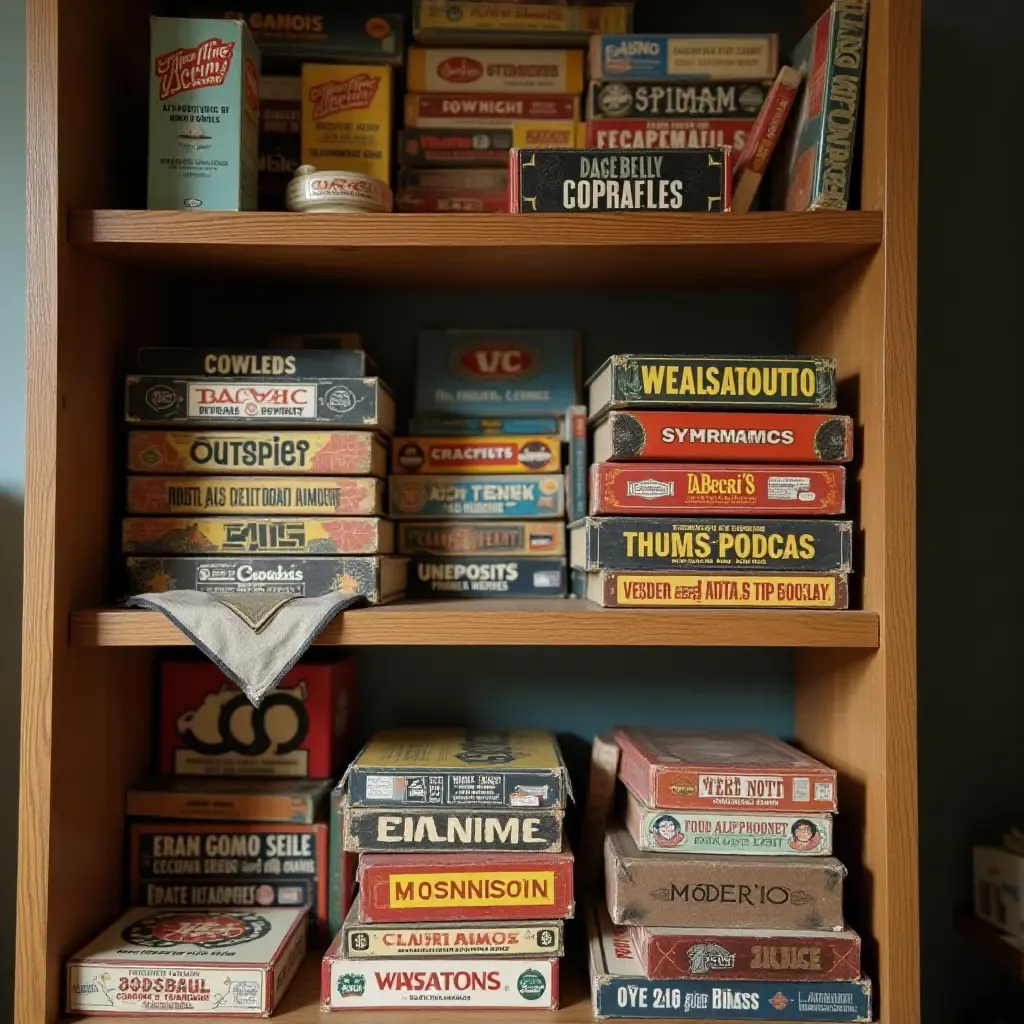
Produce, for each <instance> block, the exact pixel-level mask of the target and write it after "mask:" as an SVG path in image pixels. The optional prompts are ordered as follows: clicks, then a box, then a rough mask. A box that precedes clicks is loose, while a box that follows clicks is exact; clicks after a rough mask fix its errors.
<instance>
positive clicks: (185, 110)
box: [148, 18, 260, 211]
mask: <svg viewBox="0 0 1024 1024" xmlns="http://www.w3.org/2000/svg"><path fill="white" fill-rule="evenodd" d="M150 61H151V63H150V69H149V70H150V77H149V180H148V185H149V190H148V192H149V200H148V206H149V209H151V210H198V211H202V210H255V209H256V176H257V165H258V144H259V96H260V54H259V50H257V49H256V44H255V43H254V42H253V40H252V36H251V35H250V34H249V30H248V28H246V26H245V23H244V22H241V21H225V20H222V19H220V18H152V19H150Z"/></svg>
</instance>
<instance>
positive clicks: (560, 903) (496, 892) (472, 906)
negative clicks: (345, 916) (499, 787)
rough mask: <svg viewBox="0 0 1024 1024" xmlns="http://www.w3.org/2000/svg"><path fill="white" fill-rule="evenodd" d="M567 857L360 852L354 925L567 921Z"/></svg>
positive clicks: (568, 854)
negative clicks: (405, 922)
mask: <svg viewBox="0 0 1024 1024" xmlns="http://www.w3.org/2000/svg"><path fill="white" fill-rule="evenodd" d="M572 867H573V857H572V853H571V852H570V851H569V850H563V851H562V852H561V853H519V852H515V853H422V854H417V853H364V854H363V855H362V856H360V858H359V920H360V921H361V922H362V923H363V924H376V923H387V922H389V921H530V920H550V919H551V918H567V917H572V916H573V912H574V909H575V903H574V901H573V891H572Z"/></svg>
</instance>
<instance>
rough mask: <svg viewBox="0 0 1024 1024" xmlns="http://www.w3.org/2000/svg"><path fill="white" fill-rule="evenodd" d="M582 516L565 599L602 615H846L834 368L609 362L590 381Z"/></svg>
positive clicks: (825, 364)
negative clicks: (765, 611)
mask: <svg viewBox="0 0 1024 1024" xmlns="http://www.w3.org/2000/svg"><path fill="white" fill-rule="evenodd" d="M587 387H588V412H589V416H590V420H591V423H592V424H594V433H593V458H594V465H592V466H591V468H590V481H589V482H590V507H589V511H590V515H589V516H588V517H586V518H584V519H582V520H580V521H578V522H576V523H573V524H572V526H571V529H570V564H571V566H572V572H573V591H574V593H575V594H577V595H578V596H581V597H586V598H589V599H590V600H591V601H594V602H595V603H597V604H599V605H602V606H605V607H651V608H658V607H665V608H673V607H710V608H733V607H753V608H807V609H842V608H846V607H848V601H849V598H848V587H847V580H848V575H849V573H850V572H851V571H852V568H853V563H852V544H853V523H852V522H851V521H849V520H846V519H841V518H836V517H838V516H840V515H841V514H842V513H843V512H844V511H845V509H846V504H845V486H846V473H845V469H844V466H843V465H842V464H843V463H846V462H849V461H850V459H851V458H852V456H853V422H852V420H851V419H850V418H849V417H848V416H839V415H835V414H834V413H833V412H832V410H834V409H835V406H836V381H835V364H834V362H833V361H832V360H830V359H823V358H819V357H815V356H780V357H774V356H768V357H760V356H707V357H702V356H660V355H659V356H635V355H617V356H612V357H611V358H610V359H609V360H608V361H607V362H606V363H605V364H604V365H603V366H602V367H601V368H600V369H599V370H598V372H597V373H596V374H595V375H594V376H593V377H592V378H591V379H590V381H589V382H588V385H587Z"/></svg>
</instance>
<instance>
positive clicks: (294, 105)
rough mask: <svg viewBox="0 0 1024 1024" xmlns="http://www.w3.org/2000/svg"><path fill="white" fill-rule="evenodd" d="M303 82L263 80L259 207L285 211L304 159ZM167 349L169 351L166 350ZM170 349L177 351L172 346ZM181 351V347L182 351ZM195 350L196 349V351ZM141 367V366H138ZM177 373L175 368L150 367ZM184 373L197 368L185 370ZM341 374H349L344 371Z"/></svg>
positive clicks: (293, 78)
mask: <svg viewBox="0 0 1024 1024" xmlns="http://www.w3.org/2000/svg"><path fill="white" fill-rule="evenodd" d="M301 129H302V85H301V83H300V81H299V78H298V76H297V75H293V76H276V75H275V76H268V75H264V76H263V78H262V79H261V80H260V141H259V160H258V161H257V168H258V171H259V208H260V209H261V210H283V209H284V193H285V189H286V188H287V187H288V183H289V182H290V181H291V180H292V175H293V174H294V173H295V168H296V167H298V166H299V163H300V162H301V159H302V154H301V148H300V141H299V140H300V132H301ZM165 351H167V350H165ZM169 351H172V352H173V351H175V350H174V349H170V350H169ZM179 351H180V350H179ZM193 351H194V350H193ZM139 369H141V367H139ZM144 372H150V373H176V372H179V371H176V370H150V371H144ZM184 372H185V373H193V372H195V371H192V370H185V371H184ZM340 376H348V374H341V375H340Z"/></svg>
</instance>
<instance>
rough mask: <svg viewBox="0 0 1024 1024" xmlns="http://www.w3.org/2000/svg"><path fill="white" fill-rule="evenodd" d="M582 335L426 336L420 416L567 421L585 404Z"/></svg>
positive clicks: (420, 362)
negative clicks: (577, 404) (574, 409)
mask: <svg viewBox="0 0 1024 1024" xmlns="http://www.w3.org/2000/svg"><path fill="white" fill-rule="evenodd" d="M580 355H581V344H580V335H579V332H577V331H545V330H449V331H420V333H419V338H418V341H417V346H416V413H417V415H420V414H422V413H435V414H440V415H447V416H452V415H456V416H538V415H539V416H561V415H563V414H564V413H565V410H566V407H567V406H570V405H572V404H573V403H574V402H577V401H578V400H579V389H580Z"/></svg>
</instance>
